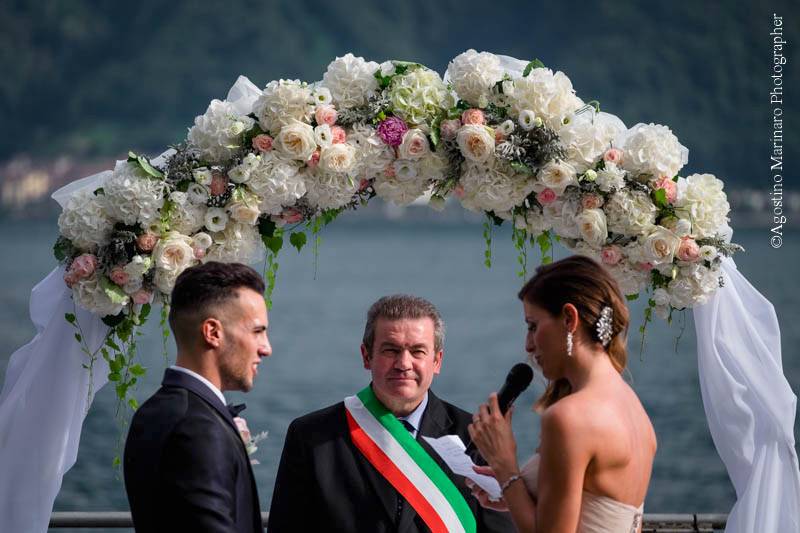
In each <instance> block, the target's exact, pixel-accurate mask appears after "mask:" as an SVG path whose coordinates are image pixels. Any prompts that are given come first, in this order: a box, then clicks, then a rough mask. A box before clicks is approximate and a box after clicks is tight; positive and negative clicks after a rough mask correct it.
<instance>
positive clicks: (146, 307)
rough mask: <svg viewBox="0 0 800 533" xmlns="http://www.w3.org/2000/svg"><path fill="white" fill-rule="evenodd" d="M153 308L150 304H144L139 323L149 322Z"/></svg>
mask: <svg viewBox="0 0 800 533" xmlns="http://www.w3.org/2000/svg"><path fill="white" fill-rule="evenodd" d="M151 308H152V306H151V305H150V304H144V305H143V306H142V310H141V311H139V321H141V322H142V323H144V321H145V320H147V317H148V316H150V309H151Z"/></svg>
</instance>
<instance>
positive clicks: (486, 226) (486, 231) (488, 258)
mask: <svg viewBox="0 0 800 533" xmlns="http://www.w3.org/2000/svg"><path fill="white" fill-rule="evenodd" d="M491 220H492V219H491V218H490V216H489V213H486V220H484V222H483V242H484V243H486V249H485V250H484V251H483V264H484V265H486V268H492V224H491Z"/></svg>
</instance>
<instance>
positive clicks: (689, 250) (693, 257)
mask: <svg viewBox="0 0 800 533" xmlns="http://www.w3.org/2000/svg"><path fill="white" fill-rule="evenodd" d="M676 255H677V256H678V260H680V261H685V262H687V263H694V262H695V261H697V260H699V259H700V247H699V246H697V243H696V242H695V240H694V239H692V238H691V237H681V243H680V244H679V245H678V253H677V254H676Z"/></svg>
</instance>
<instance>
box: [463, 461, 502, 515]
mask: <svg viewBox="0 0 800 533" xmlns="http://www.w3.org/2000/svg"><path fill="white" fill-rule="evenodd" d="M472 469H473V470H474V471H475V472H477V473H478V474H483V475H484V476H491V477H494V471H493V470H492V467H490V466H473V467H472ZM464 482H465V483H466V485H467V487H468V488H469V490H471V491H472V495H473V496H474V497H475V499H476V500H478V503H480V504H481V507H485V508H486V509H492V510H494V511H508V505H506V502H505V500H504V499H503V498H502V497H501V498H500V499H499V500H492V499H491V496H489V493H488V492H486V491H485V490H483V489H482V488H480V487H479V486H478V485H476V484H475V483H474V482H473V481H472V480H471V479H469V478H467V479H465V480H464Z"/></svg>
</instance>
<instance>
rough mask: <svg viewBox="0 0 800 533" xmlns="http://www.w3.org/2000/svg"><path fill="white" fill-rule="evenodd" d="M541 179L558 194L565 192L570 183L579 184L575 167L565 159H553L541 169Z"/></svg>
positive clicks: (541, 181)
mask: <svg viewBox="0 0 800 533" xmlns="http://www.w3.org/2000/svg"><path fill="white" fill-rule="evenodd" d="M539 181H540V183H541V184H542V185H544V186H545V187H547V188H548V189H551V190H552V191H553V192H555V193H556V194H557V195H559V196H561V195H562V194H564V191H565V190H566V188H567V187H568V186H570V185H577V184H578V178H577V177H576V176H575V168H574V167H573V166H572V165H570V164H569V163H565V162H564V161H551V162H549V163H547V164H546V165H545V166H544V167H542V169H541V170H540V171H539Z"/></svg>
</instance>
